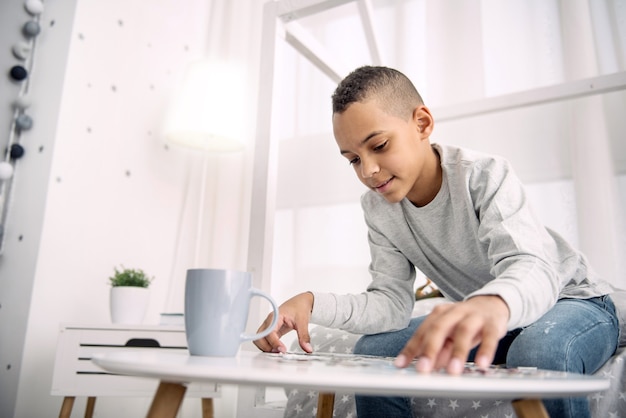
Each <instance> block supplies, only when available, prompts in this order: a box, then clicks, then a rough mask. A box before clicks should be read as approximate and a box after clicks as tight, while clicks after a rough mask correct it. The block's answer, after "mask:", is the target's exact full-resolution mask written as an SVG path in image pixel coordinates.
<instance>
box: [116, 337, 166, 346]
mask: <svg viewBox="0 0 626 418" xmlns="http://www.w3.org/2000/svg"><path fill="white" fill-rule="evenodd" d="M124 347H161V344H159V342H158V341H157V340H154V339H152V338H131V339H130V340H128V341H127V342H126V344H124Z"/></svg>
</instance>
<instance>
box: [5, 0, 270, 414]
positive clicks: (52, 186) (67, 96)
mask: <svg viewBox="0 0 626 418" xmlns="http://www.w3.org/2000/svg"><path fill="white" fill-rule="evenodd" d="M8 3H9V2H2V6H0V7H1V9H0V16H1V17H0V19H1V20H0V27H1V28H2V29H0V30H1V32H0V33H2V34H3V35H4V34H5V27H6V28H7V30H6V32H7V34H9V30H8V29H10V31H11V33H10V34H11V36H1V37H0V38H1V39H2V40H3V42H4V39H15V38H19V35H20V30H21V24H22V22H23V21H25V19H26V18H27V16H26V13H25V12H24V10H23V5H22V4H20V2H11V3H15V6H14V7H13V6H12V7H10V8H9V7H8V6H7V4H8ZM214 3H215V2H207V1H204V0H194V1H191V2H185V5H184V6H183V5H181V4H180V2H177V1H175V0H158V1H152V2H149V3H146V2H144V1H141V0H133V1H126V0H116V1H107V2H101V1H97V0H79V1H75V0H72V1H70V0H59V1H51V2H47V3H46V4H45V6H46V7H45V12H44V14H43V16H42V18H43V25H42V26H43V32H42V34H41V35H40V43H39V45H38V48H37V54H38V56H37V58H38V60H37V68H36V71H35V72H34V73H35V75H34V80H33V102H34V103H35V104H34V105H33V107H32V113H31V114H32V116H33V118H34V120H35V124H36V125H35V127H36V129H33V131H32V132H29V135H28V137H27V138H24V143H25V146H26V148H27V155H26V156H25V157H24V158H23V162H21V161H20V167H19V172H18V173H17V174H18V175H19V180H20V181H19V182H17V183H16V187H15V199H14V202H13V205H12V212H11V215H12V216H11V218H10V222H9V223H8V225H7V232H8V237H7V238H8V245H7V250H6V252H5V254H3V255H2V256H0V285H1V286H2V287H1V288H0V298H2V300H0V305H1V306H2V308H1V310H0V321H1V325H2V326H1V328H0V333H1V334H0V344H2V346H0V356H1V361H2V363H1V364H2V367H1V368H0V370H1V371H0V374H1V377H2V384H1V385H2V390H1V391H0V394H1V395H0V396H1V397H2V398H1V399H2V403H0V416H3V417H5V416H6V417H11V416H14V417H17V418H22V417H24V418H31V417H43V416H50V415H55V414H57V413H58V411H59V409H60V406H61V401H62V399H61V398H59V397H52V396H50V389H51V382H52V372H53V364H54V356H55V350H56V342H57V336H58V330H59V325H60V324H61V323H74V324H85V323H86V324H89V323H97V324H107V323H110V317H109V306H108V303H109V286H108V277H109V276H110V274H111V273H112V272H113V267H114V266H120V265H124V266H126V267H133V268H142V269H144V270H145V271H146V272H147V273H148V274H150V275H152V276H154V277H155V280H154V281H153V283H152V285H151V300H150V305H149V308H148V313H147V315H146V319H145V321H144V323H145V324H157V323H158V321H159V314H160V313H162V312H181V311H182V306H183V300H182V296H183V293H182V289H183V286H184V274H185V270H186V269H187V268H189V267H192V264H193V263H195V262H196V261H195V260H194V255H195V243H196V234H197V233H200V234H201V236H200V238H201V239H200V244H201V247H200V258H199V260H198V261H197V264H198V266H202V267H223V268H240V269H241V268H244V267H245V264H244V263H245V255H246V254H245V251H244V250H243V249H245V248H246V246H245V241H244V240H245V238H246V237H247V229H246V225H247V223H246V221H245V220H246V217H247V204H248V200H247V199H246V197H245V195H246V190H247V188H249V184H248V183H249V180H247V177H248V176H249V172H248V170H249V168H248V166H249V164H248V163H247V161H248V160H249V158H250V152H251V151H250V149H249V148H248V149H247V150H246V151H245V152H243V153H239V154H232V155H224V156H214V155H213V156H212V155H209V156H206V157H205V155H203V154H200V153H197V152H194V151H191V150H187V149H182V148H175V147H171V146H166V145H165V144H164V142H163V141H162V138H161V129H162V121H163V119H164V116H165V114H166V111H167V107H168V104H169V101H170V99H171V97H172V93H173V90H174V89H175V88H176V86H177V84H178V83H179V82H180V80H181V77H182V74H183V72H184V69H185V67H186V66H187V64H189V63H190V62H191V61H194V60H196V59H199V58H203V57H205V56H207V54H208V48H209V47H210V45H209V44H210V43H211V42H212V43H213V44H220V43H221V44H224V45H227V46H228V48H229V51H230V56H229V57H227V58H236V57H237V53H239V54H247V55H248V57H247V58H248V59H249V61H248V62H249V64H250V65H249V68H247V70H249V71H250V72H251V73H253V75H254V76H256V73H257V70H256V62H255V61H254V59H255V58H256V53H255V51H254V48H255V47H256V43H255V42H254V40H255V39H256V38H255V35H254V33H253V31H254V28H256V27H258V26H259V25H260V21H259V22H258V23H256V22H254V19H256V18H258V13H257V14H256V15H252V14H250V15H248V16H247V17H245V18H243V19H241V20H240V23H241V24H242V25H246V24H247V27H246V30H245V31H244V30H239V31H238V29H237V26H236V25H235V26H233V25H229V26H228V27H227V28H226V30H222V31H221V32H216V31H215V28H214V27H212V25H211V13H212V11H213V10H211V6H212V4H214ZM222 3H223V4H227V5H229V6H225V7H222V8H221V9H216V10H217V11H216V13H217V14H218V16H217V18H216V20H215V21H217V22H220V21H227V22H231V23H232V20H229V19H232V18H233V17H236V15H235V12H236V11H235V10H234V9H233V8H234V7H241V6H242V5H243V7H244V8H245V9H246V10H248V11H250V12H251V13H252V12H254V11H256V10H257V8H258V7H260V6H258V5H257V4H256V3H260V2H256V1H254V2H253V1H250V0H242V1H241V2H239V3H238V4H237V6H235V3H234V2H231V3H228V2H222ZM252 3H255V4H252ZM231 6H232V7H231ZM74 13H75V16H74ZM5 21H6V23H7V25H4V23H5ZM52 21H54V24H52ZM213 23H215V22H213ZM213 26H214V25H213ZM229 31H238V32H240V33H242V34H244V35H245V34H247V35H245V36H241V37H240V38H237V39H235V40H232V39H231V40H227V39H224V37H225V36H230V32H229ZM13 32H14V33H13ZM13 35H18V36H13ZM61 35H63V37H62V36H61ZM61 38H62V39H61ZM52 41H54V42H55V43H54V44H53V45H52ZM5 51H10V45H9V46H5ZM6 55H7V54H4V55H3V56H6ZM1 62H2V63H3V67H4V66H5V61H4V60H2V61H1ZM9 66H10V65H9ZM7 68H8V67H7ZM57 68H58V69H57ZM3 82H4V81H3ZM251 86H252V87H251ZM0 88H2V89H3V91H14V90H15V89H13V88H11V90H9V89H6V90H4V84H3V85H2V87H0ZM246 88H247V92H248V94H249V97H248V100H247V102H250V103H255V98H256V89H255V88H254V84H250V85H246ZM3 97H4V96H3ZM4 101H5V99H4V98H3V103H2V104H3V106H4V105H5V102H4ZM252 114H254V112H252ZM5 119H6V118H5V115H4V113H3V114H2V121H3V122H2V125H0V127H4V126H6V124H7V121H6V120H5ZM242 125H244V126H246V127H247V129H244V131H245V132H246V134H247V135H249V131H250V130H252V126H253V125H254V118H245V119H244V120H242ZM35 141H36V142H35ZM33 142H35V143H34V144H33ZM53 144H54V147H53V146H52V145H53ZM39 145H43V151H41V152H39V151H38V147H39ZM204 158H207V160H206V161H207V163H208V170H207V177H208V181H207V182H206V185H205V186H206V190H205V191H204V192H205V196H206V201H205V207H204V209H205V213H204V214H203V215H202V217H203V219H204V227H203V230H202V231H198V230H197V220H198V214H197V211H198V210H199V209H198V208H199V206H200V205H199V204H200V202H199V196H200V195H201V190H200V186H201V182H200V176H201V174H202V170H201V168H202V162H203V159H204ZM31 176H32V177H33V178H34V179H35V180H37V181H38V183H37V184H35V185H33V184H26V183H27V182H26V180H27V179H28V177H31ZM35 180H32V181H31V182H30V183H33V182H34V181H35ZM34 186H36V187H34ZM216 201H217V202H219V204H216ZM242 219H243V221H242ZM18 236H22V239H21V240H20V241H19V242H17V241H18V240H17V237H18ZM241 241H244V242H243V243H242V242H241ZM216 242H217V244H216ZM16 283H19V286H15V284H16ZM31 284H32V289H31ZM31 290H32V292H31ZM14 305H15V306H14ZM9 341H15V343H14V344H11V345H10V344H8V343H7V342H9ZM22 341H23V346H22ZM5 348H6V349H5ZM9 364H10V365H11V368H10V370H8V369H9V368H8V365H9ZM20 365H21V366H20ZM235 397H236V390H235V389H234V388H225V389H224V391H223V399H221V400H217V402H216V412H217V416H233V415H234V408H235V399H234V398H235ZM34 400H36V402H35V401H34ZM148 402H149V399H133V398H119V399H117V398H115V399H114V398H101V399H98V401H97V404H96V416H102V417H106V416H111V417H112V416H140V415H143V414H145V411H146V410H147V404H148ZM14 405H15V412H13V408H14ZM84 405H85V400H84V399H80V398H79V399H77V401H76V404H75V406H74V411H73V414H72V416H74V417H78V416H82V414H83V413H84ZM181 416H186V417H192V416H200V408H199V402H198V401H197V400H195V399H194V400H189V401H185V404H184V406H183V410H182V412H181Z"/></svg>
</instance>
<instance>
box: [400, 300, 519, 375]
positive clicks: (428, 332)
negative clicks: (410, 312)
mask: <svg viewBox="0 0 626 418" xmlns="http://www.w3.org/2000/svg"><path fill="white" fill-rule="evenodd" d="M508 320H509V308H508V306H507V304H506V303H505V302H504V300H503V299H502V298H500V297H499V296H475V297H473V298H470V299H468V300H466V301H463V302H457V303H449V304H443V305H438V306H436V307H435V308H434V309H433V311H432V312H431V313H430V314H429V315H428V317H427V318H426V319H425V320H424V322H423V323H422V324H421V325H420V327H419V328H418V329H417V331H415V334H413V336H412V337H411V339H410V340H409V342H407V344H406V345H405V346H404V348H403V349H402V351H401V352H400V354H399V355H398V357H397V358H396V360H395V365H396V366H398V367H406V366H407V365H408V364H409V363H410V362H411V360H412V359H414V358H417V359H418V361H417V366H416V367H417V370H418V371H419V372H424V373H428V372H430V371H432V370H437V369H440V368H445V369H446V371H447V372H448V373H450V374H460V373H461V372H463V369H464V367H465V362H466V361H467V357H468V355H469V352H470V350H472V348H474V347H475V346H476V345H478V344H480V347H479V349H478V351H477V353H476V358H475V360H474V363H475V364H476V365H477V366H478V367H482V368H487V367H489V365H490V364H491V362H492V361H493V358H494V356H495V353H496V349H497V347H498V343H499V341H500V339H501V338H502V337H504V335H505V334H506V324H507V322H508Z"/></svg>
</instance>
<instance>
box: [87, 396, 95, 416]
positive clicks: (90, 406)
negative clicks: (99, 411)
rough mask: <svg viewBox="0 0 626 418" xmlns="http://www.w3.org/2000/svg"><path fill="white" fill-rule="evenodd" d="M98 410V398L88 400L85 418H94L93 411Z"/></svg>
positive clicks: (93, 397) (92, 397)
mask: <svg viewBox="0 0 626 418" xmlns="http://www.w3.org/2000/svg"><path fill="white" fill-rule="evenodd" d="M95 408H96V397H95V396H90V397H88V398H87V407H86V408H85V418H92V417H93V411H94V409H95Z"/></svg>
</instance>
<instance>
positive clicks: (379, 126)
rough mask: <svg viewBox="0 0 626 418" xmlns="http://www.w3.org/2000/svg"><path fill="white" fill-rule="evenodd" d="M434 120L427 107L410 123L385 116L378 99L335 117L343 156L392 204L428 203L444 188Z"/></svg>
mask: <svg viewBox="0 0 626 418" xmlns="http://www.w3.org/2000/svg"><path fill="white" fill-rule="evenodd" d="M432 127H433V120H432V117H431V116H430V111H429V110H428V109H427V108H426V107H425V106H420V107H417V108H416V109H415V110H414V111H413V115H412V116H411V117H410V118H407V120H405V119H403V118H401V117H398V116H394V115H391V114H389V113H387V112H385V111H384V110H383V109H382V108H381V106H379V105H378V103H377V101H376V100H375V99H370V100H367V101H365V102H354V103H352V104H350V106H348V108H347V109H346V110H345V111H344V112H342V113H335V114H334V115H333V131H334V134H335V140H336V141H337V145H338V146H339V150H340V152H341V154H342V155H343V156H344V157H345V158H346V159H347V160H348V161H349V162H350V164H351V165H352V166H353V167H354V171H355V172H356V174H357V177H358V178H359V180H360V181H361V182H362V183H363V184H364V185H365V186H367V187H368V188H370V189H372V190H374V191H376V192H378V193H380V194H381V195H382V196H383V197H384V198H385V199H386V200H387V201H388V202H390V203H396V202H399V201H401V200H402V199H404V198H405V197H407V198H408V199H409V200H410V201H411V202H413V204H415V205H417V206H423V205H426V204H427V203H428V202H430V201H431V200H432V199H433V198H434V197H435V196H436V194H437V192H438V191H439V187H440V186H441V166H440V165H439V161H438V158H437V154H436V153H435V152H434V151H433V149H432V147H431V146H430V141H429V136H430V133H431V132H432Z"/></svg>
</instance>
